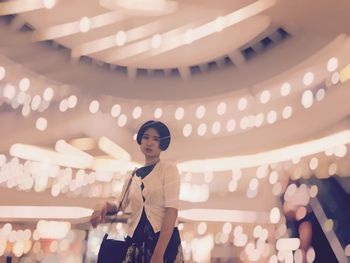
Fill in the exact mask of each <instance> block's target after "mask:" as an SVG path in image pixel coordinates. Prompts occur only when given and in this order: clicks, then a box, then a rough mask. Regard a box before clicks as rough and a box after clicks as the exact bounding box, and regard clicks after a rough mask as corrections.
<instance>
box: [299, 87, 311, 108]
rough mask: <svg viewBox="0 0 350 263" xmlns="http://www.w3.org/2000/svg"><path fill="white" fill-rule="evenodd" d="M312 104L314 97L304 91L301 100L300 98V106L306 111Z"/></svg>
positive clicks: (308, 91) (309, 91)
mask: <svg viewBox="0 0 350 263" xmlns="http://www.w3.org/2000/svg"><path fill="white" fill-rule="evenodd" d="M313 102H314V95H313V93H312V91H311V90H306V91H304V93H303V95H302V98H301V104H302V105H303V106H304V108H305V109H308V108H310V107H311V106H312V104H313Z"/></svg>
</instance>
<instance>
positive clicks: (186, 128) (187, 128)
mask: <svg viewBox="0 0 350 263" xmlns="http://www.w3.org/2000/svg"><path fill="white" fill-rule="evenodd" d="M182 133H183V135H184V136H185V137H188V136H190V135H191V133H192V125H191V124H189V123H187V124H185V126H184V127H183V129H182Z"/></svg>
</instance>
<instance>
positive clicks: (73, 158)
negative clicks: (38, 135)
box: [10, 144, 91, 169]
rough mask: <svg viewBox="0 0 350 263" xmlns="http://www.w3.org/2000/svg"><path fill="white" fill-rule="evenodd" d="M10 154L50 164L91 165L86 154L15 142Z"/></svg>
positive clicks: (87, 166)
mask: <svg viewBox="0 0 350 263" xmlns="http://www.w3.org/2000/svg"><path fill="white" fill-rule="evenodd" d="M10 154H11V155H12V156H16V157H19V158H22V159H26V160H31V161H38V162H43V161H46V162H48V163H50V164H55V165H60V166H66V167H72V168H78V169H85V168H89V167H91V159H90V158H86V157H85V156H81V155H68V154H61V153H57V152H54V151H50V150H46V149H42V148H39V147H36V146H32V145H26V144H13V145H12V146H11V148H10Z"/></svg>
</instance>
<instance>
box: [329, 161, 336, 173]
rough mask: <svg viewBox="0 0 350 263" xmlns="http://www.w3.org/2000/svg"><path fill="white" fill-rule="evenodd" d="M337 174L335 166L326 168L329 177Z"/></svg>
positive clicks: (333, 164) (334, 164)
mask: <svg viewBox="0 0 350 263" xmlns="http://www.w3.org/2000/svg"><path fill="white" fill-rule="evenodd" d="M336 173H337V164H336V163H332V164H331V165H330V166H329V168H328V174H329V175H335V174H336Z"/></svg>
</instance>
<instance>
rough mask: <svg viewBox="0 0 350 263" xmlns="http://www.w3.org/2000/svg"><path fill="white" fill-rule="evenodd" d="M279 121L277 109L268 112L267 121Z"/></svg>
mask: <svg viewBox="0 0 350 263" xmlns="http://www.w3.org/2000/svg"><path fill="white" fill-rule="evenodd" d="M276 121H277V113H276V111H274V110H272V111H270V112H269V113H268V114H267V122H268V123H270V124H272V123H275V122H276Z"/></svg>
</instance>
